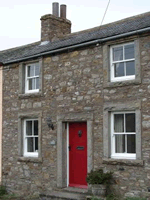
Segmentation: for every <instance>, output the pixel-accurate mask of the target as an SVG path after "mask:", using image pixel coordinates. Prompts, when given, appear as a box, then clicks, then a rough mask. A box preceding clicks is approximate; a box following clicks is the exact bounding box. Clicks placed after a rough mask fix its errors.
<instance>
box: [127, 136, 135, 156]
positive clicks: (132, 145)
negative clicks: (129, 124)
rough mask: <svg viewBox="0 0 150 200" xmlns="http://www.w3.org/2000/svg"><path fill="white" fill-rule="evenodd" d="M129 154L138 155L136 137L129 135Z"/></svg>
mask: <svg viewBox="0 0 150 200" xmlns="http://www.w3.org/2000/svg"><path fill="white" fill-rule="evenodd" d="M127 153H136V140H135V135H127Z"/></svg>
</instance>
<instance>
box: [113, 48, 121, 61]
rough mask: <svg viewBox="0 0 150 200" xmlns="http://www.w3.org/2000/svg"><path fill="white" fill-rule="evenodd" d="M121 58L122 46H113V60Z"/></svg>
mask: <svg viewBox="0 0 150 200" xmlns="http://www.w3.org/2000/svg"><path fill="white" fill-rule="evenodd" d="M119 60H123V46H121V47H115V48H113V61H119Z"/></svg>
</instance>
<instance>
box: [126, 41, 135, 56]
mask: <svg viewBox="0 0 150 200" xmlns="http://www.w3.org/2000/svg"><path fill="white" fill-rule="evenodd" d="M124 50H125V59H131V58H134V44H129V45H125V47H124Z"/></svg>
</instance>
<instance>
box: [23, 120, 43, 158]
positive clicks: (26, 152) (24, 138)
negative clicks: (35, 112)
mask: <svg viewBox="0 0 150 200" xmlns="http://www.w3.org/2000/svg"><path fill="white" fill-rule="evenodd" d="M27 121H32V123H33V121H38V130H39V120H38V119H36V118H34V119H24V127H23V128H24V134H23V135H24V137H23V144H24V145H23V146H24V151H23V152H24V153H23V155H24V157H38V155H39V154H38V151H39V132H38V135H37V136H36V135H33V128H32V136H27V135H26V122H27ZM32 127H33V125H32ZM29 137H32V138H33V137H38V151H35V152H28V151H27V138H29Z"/></svg>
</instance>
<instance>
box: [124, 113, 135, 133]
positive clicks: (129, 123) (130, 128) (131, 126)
mask: <svg viewBox="0 0 150 200" xmlns="http://www.w3.org/2000/svg"><path fill="white" fill-rule="evenodd" d="M125 119H126V120H125V121H126V132H135V131H136V130H135V113H127V114H125Z"/></svg>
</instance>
